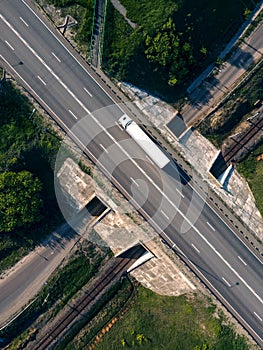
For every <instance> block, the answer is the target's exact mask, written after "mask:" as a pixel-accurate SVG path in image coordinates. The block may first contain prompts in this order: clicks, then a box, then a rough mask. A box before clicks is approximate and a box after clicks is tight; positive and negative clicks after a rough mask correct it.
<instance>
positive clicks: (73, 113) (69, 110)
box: [68, 109, 78, 119]
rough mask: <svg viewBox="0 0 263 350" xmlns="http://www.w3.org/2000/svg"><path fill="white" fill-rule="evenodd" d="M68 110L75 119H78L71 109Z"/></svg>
mask: <svg viewBox="0 0 263 350" xmlns="http://www.w3.org/2000/svg"><path fill="white" fill-rule="evenodd" d="M68 111H69V113H70V114H71V115H72V116H73V117H74V118H75V119H78V117H77V116H76V115H75V114H74V113H73V112H72V111H71V110H70V109H69V110H68Z"/></svg>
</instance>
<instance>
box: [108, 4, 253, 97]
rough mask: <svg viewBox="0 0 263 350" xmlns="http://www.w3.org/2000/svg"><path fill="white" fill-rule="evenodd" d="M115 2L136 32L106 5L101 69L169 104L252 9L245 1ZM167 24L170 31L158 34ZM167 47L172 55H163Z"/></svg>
mask: <svg viewBox="0 0 263 350" xmlns="http://www.w3.org/2000/svg"><path fill="white" fill-rule="evenodd" d="M121 2H122V4H123V5H124V6H125V7H126V9H127V17H128V18H130V19H131V20H132V21H133V22H135V23H137V24H138V27H137V28H136V29H133V28H131V27H130V26H129V24H128V23H127V22H126V21H125V19H124V18H123V17H122V16H121V15H120V14H119V13H118V12H117V11H116V10H115V9H114V8H113V6H112V5H111V3H110V2H108V9H107V17H106V31H105V36H104V38H105V39H104V45H103V68H104V69H105V70H106V71H107V72H108V73H109V74H110V75H112V76H114V77H117V79H121V80H125V81H128V82H130V83H133V84H135V85H137V86H139V87H140V88H143V89H145V90H147V91H150V92H152V93H154V94H156V95H159V96H161V97H162V98H166V99H167V100H168V101H170V102H175V101H176V100H177V98H178V96H182V95H183V94H184V93H185V88H186V87H187V86H188V85H189V83H190V82H191V81H192V80H193V79H194V77H196V76H197V75H198V74H199V73H200V72H201V71H202V70H203V69H204V68H206V67H207V65H208V64H209V63H211V62H213V61H215V60H216V58H217V56H218V55H219V53H220V51H221V50H222V49H223V47H224V46H225V44H226V43H227V42H228V41H229V40H230V39H231V38H232V36H233V35H234V34H235V32H236V31H237V29H238V28H239V27H240V25H241V24H242V23H243V22H244V20H245V17H246V15H245V14H246V13H247V12H246V9H249V10H252V9H253V8H254V6H255V3H254V2H253V1H251V0H246V1H242V2H240V1H238V0H234V1H231V2H229V1H227V0H224V1H221V2H218V1H216V0H213V1H209V2H207V1H203V0H202V1H198V2H197V1H194V0H191V1H181V2H179V1H172V0H169V1H164V0H158V1H154V2H153V1H150V0H143V1H131V0H122V1H121ZM169 18H171V19H172V22H173V24H174V26H170V27H169V25H168V27H169V28H168V29H167V27H166V28H163V25H164V24H165V23H167V21H168V19H169ZM149 38H151V40H152V39H153V40H154V38H155V39H156V40H154V43H152V44H150V46H151V48H150V49H151V53H153V56H154V55H155V58H154V57H152V58H149V57H150V56H149V52H148V53H147V49H148V48H149V41H150V42H152V41H151V40H149ZM173 43H174V46H176V47H177V48H178V49H176V50H172V49H169V47H171V44H173ZM153 46H154V47H153ZM147 56H149V57H147ZM156 58H158V59H156ZM184 62H186V65H185V64H184ZM174 78H176V80H177V83H175V81H176V80H174Z"/></svg>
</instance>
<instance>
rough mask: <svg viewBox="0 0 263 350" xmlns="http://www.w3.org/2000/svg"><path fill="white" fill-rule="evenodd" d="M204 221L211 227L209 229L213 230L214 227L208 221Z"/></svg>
mask: <svg viewBox="0 0 263 350" xmlns="http://www.w3.org/2000/svg"><path fill="white" fill-rule="evenodd" d="M206 223H207V225H208V226H209V227H210V228H211V230H213V231H215V228H214V227H213V226H212V225H211V224H210V223H209V222H208V221H207V222H206Z"/></svg>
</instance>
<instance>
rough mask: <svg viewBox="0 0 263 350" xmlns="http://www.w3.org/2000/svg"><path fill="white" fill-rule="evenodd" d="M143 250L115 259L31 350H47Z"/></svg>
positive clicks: (135, 250) (139, 249)
mask: <svg viewBox="0 0 263 350" xmlns="http://www.w3.org/2000/svg"><path fill="white" fill-rule="evenodd" d="M143 252H144V248H143V247H142V246H137V247H134V248H133V251H132V253H131V255H130V256H129V257H123V258H121V257H117V258H115V262H114V264H113V265H112V266H110V267H109V269H108V270H107V271H105V273H104V274H103V275H102V276H101V277H100V278H99V279H98V280H97V281H96V282H95V283H94V284H93V285H92V287H91V289H90V290H89V291H88V292H87V293H85V294H83V296H82V297H81V298H80V299H79V300H78V301H77V303H76V304H74V305H73V306H72V308H70V309H69V310H68V312H67V313H66V314H64V315H63V316H62V317H61V319H59V320H58V321H57V322H56V323H55V324H54V325H53V326H52V327H51V329H50V330H49V331H48V333H47V334H46V335H44V337H42V338H41V339H40V340H39V342H38V343H37V344H36V345H35V346H34V347H33V350H47V349H49V347H50V346H51V345H52V344H53V343H54V342H55V341H57V340H58V338H59V337H60V335H61V334H62V333H63V332H64V331H65V329H66V328H67V327H68V326H69V325H70V324H71V323H72V322H73V321H74V319H75V318H76V317H77V316H79V315H80V313H81V312H82V311H83V310H84V309H85V308H86V307H87V306H88V304H89V303H90V302H91V301H94V300H95V299H96V297H97V296H98V295H99V294H100V293H101V292H102V291H103V290H104V289H105V288H106V287H107V286H108V285H109V284H110V282H111V281H112V280H113V279H114V278H116V277H118V276H119V277H120V276H121V275H122V274H123V272H125V271H126V270H127V269H128V268H129V267H130V266H131V265H132V264H133V263H134V261H135V260H136V259H138V258H139V257H140V256H141V255H142V253H143Z"/></svg>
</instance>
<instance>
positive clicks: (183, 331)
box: [79, 287, 251, 350]
mask: <svg viewBox="0 0 263 350" xmlns="http://www.w3.org/2000/svg"><path fill="white" fill-rule="evenodd" d="M203 298H204V297H203ZM203 298H200V297H197V296H196V295H195V297H193V296H192V297H187V296H179V297H165V296H160V295H157V294H154V293H153V292H151V291H150V290H148V289H145V288H143V287H139V288H138V296H137V298H136V299H135V301H134V305H133V306H131V307H130V308H129V311H128V312H127V313H126V314H125V316H124V317H123V318H122V319H121V320H119V321H118V322H117V323H116V324H115V325H114V327H113V328H112V329H111V331H110V332H108V333H106V334H105V335H104V336H103V338H102V341H101V342H100V343H99V344H98V345H97V346H96V349H98V350H104V349H115V350H118V349H126V348H127V349H141V348H143V349H145V350H147V349H150V350H153V349H156V350H157V349H158V350H159V349H162V348H163V349H166V350H177V349H178V350H190V349H192V350H199V349H200V350H202V349H203V350H204V349H207V350H208V349H209V350H248V349H251V347H249V345H248V344H247V343H246V341H245V338H243V337H241V336H238V335H236V334H235V332H234V331H233V329H232V328H231V326H230V325H227V324H226V323H225V322H223V320H224V318H223V316H222V314H221V312H219V311H218V310H216V306H215V305H212V304H211V302H209V301H208V300H203ZM205 304H206V305H207V306H206V307H205V306H204V305H205ZM215 314H217V315H218V316H217V317H215ZM223 323H224V324H223ZM79 349H80V348H79Z"/></svg>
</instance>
